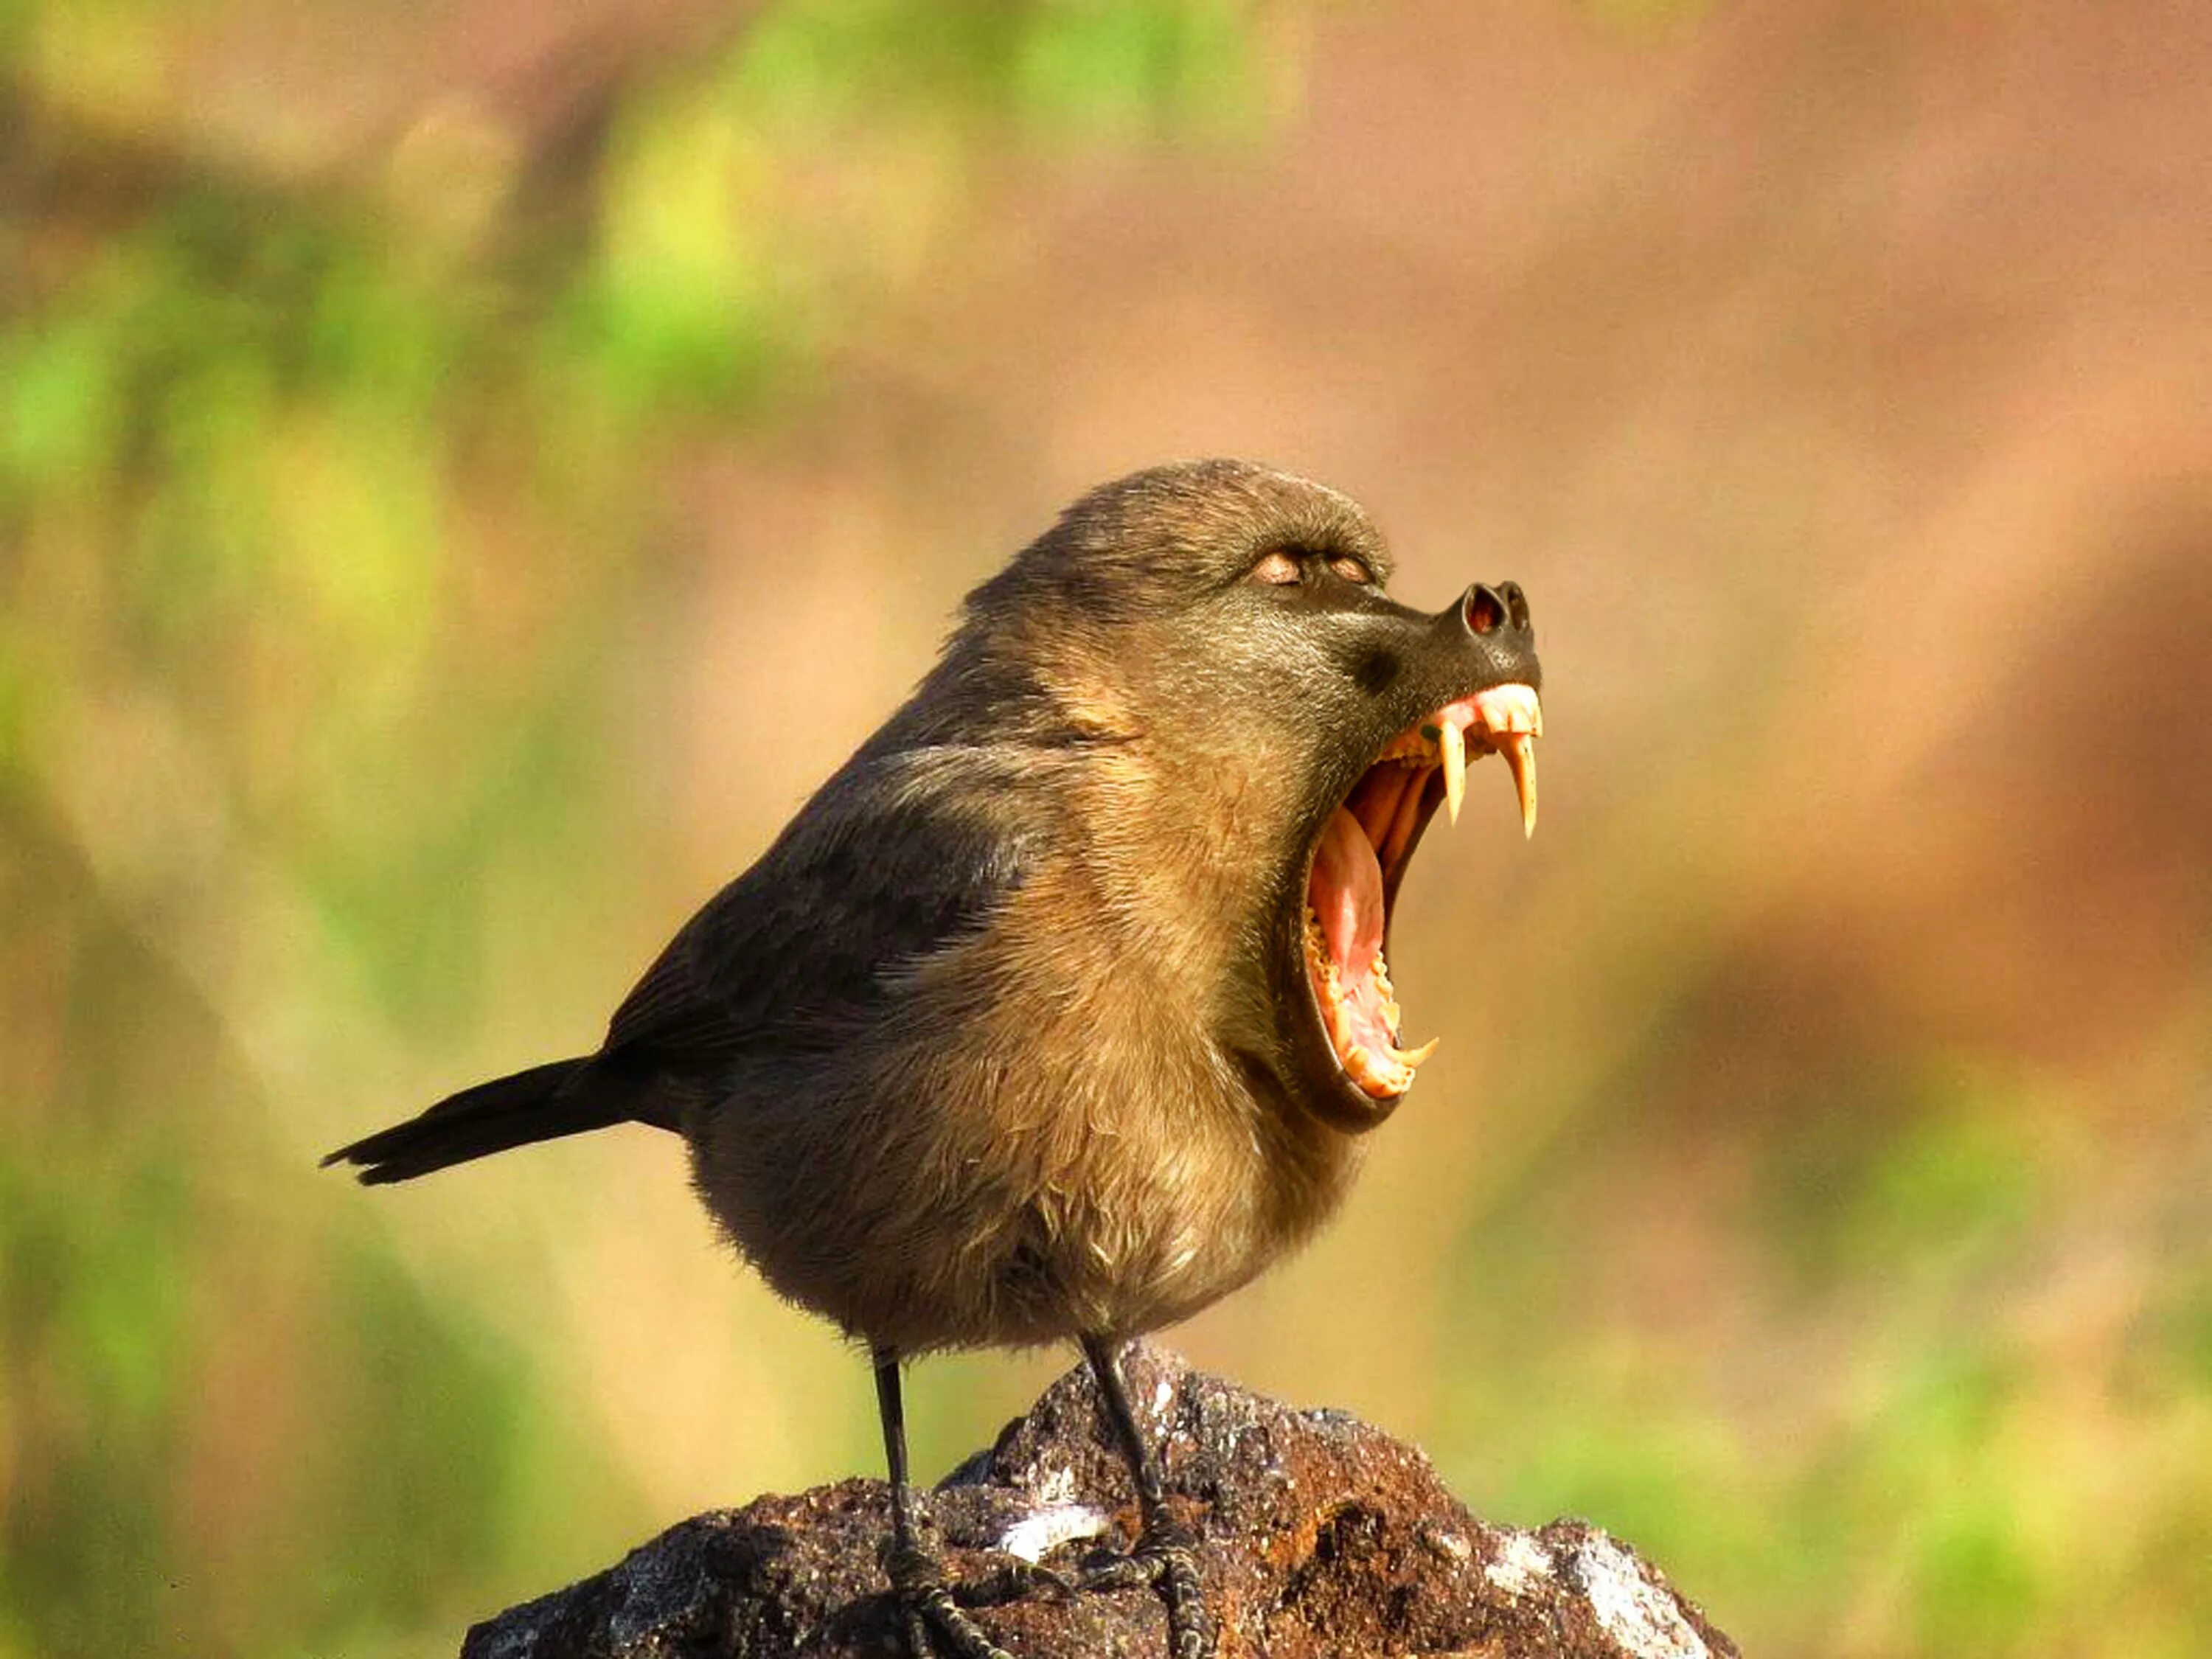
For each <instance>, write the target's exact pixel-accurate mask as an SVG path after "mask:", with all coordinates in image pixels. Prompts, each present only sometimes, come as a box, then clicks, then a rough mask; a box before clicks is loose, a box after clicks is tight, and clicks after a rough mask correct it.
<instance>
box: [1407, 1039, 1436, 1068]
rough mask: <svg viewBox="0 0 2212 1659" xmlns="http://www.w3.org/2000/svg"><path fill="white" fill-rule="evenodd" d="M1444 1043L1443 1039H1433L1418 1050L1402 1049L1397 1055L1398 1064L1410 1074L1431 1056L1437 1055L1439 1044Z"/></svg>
mask: <svg viewBox="0 0 2212 1659" xmlns="http://www.w3.org/2000/svg"><path fill="white" fill-rule="evenodd" d="M1439 1042H1443V1038H1442V1037H1431V1038H1430V1039H1429V1040H1428V1041H1427V1042H1424V1043H1423V1044H1422V1045H1421V1046H1420V1047H1419V1048H1413V1049H1405V1048H1401V1049H1399V1050H1398V1054H1397V1059H1398V1063H1399V1064H1400V1065H1401V1066H1404V1067H1405V1068H1406V1069H1407V1071H1409V1072H1410V1071H1412V1070H1413V1068H1414V1067H1415V1066H1419V1064H1420V1063H1421V1062H1422V1061H1423V1060H1426V1059H1427V1058H1428V1057H1429V1056H1430V1055H1431V1054H1434V1053H1436V1051H1437V1044H1438V1043H1439Z"/></svg>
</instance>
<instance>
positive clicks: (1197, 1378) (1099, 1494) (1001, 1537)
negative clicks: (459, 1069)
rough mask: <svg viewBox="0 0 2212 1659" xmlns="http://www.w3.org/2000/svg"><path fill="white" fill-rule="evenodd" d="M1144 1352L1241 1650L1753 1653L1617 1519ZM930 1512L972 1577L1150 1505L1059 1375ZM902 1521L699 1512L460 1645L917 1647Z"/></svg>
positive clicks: (1115, 1644) (792, 1511)
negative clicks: (901, 1602)
mask: <svg viewBox="0 0 2212 1659" xmlns="http://www.w3.org/2000/svg"><path fill="white" fill-rule="evenodd" d="M1125 1364H1126V1366H1127V1376H1128V1379H1129V1386H1130V1393H1131V1397H1132V1399H1133V1401H1135V1403H1136V1407H1137V1409H1138V1411H1139V1414H1140V1415H1141V1416H1143V1417H1144V1418H1145V1419H1146V1430H1147V1431H1148V1433H1149V1434H1150V1435H1151V1436H1152V1441H1153V1443H1154V1445H1156V1446H1157V1447H1158V1448H1159V1449H1160V1452H1161V1455H1162V1458H1163V1462H1164V1470H1165V1474H1166V1480H1167V1486H1168V1490H1169V1492H1170V1502H1171V1504H1173V1506H1174V1507H1175V1509H1176V1512H1177V1514H1178V1515H1179V1516H1181V1518H1182V1520H1183V1521H1184V1522H1186V1523H1187V1524H1188V1525H1190V1526H1191V1527H1192V1528H1194V1530H1196V1532H1197V1533H1198V1534H1199V1536H1200V1549H1199V1552H1198V1565H1199V1570H1200V1574H1201V1575H1202V1576H1203V1577H1204V1580H1205V1583H1206V1603H1207V1606H1208V1607H1210V1608H1211V1609H1212V1612H1213V1614H1214V1617H1215V1619H1216V1620H1217V1621H1218V1624H1219V1626H1220V1642H1221V1655H1222V1659H1234V1656H1238V1655H1248V1654H1264V1655H1268V1656H1272V1659H1308V1656H1314V1659H1320V1656H1324V1655H1326V1656H1330V1659H1342V1656H1347V1655H1367V1654H1407V1655H1430V1656H1437V1659H1442V1656H1446V1655H1451V1656H1460V1659H1475V1656H1480V1659H1624V1656H1628V1659H1707V1656H1712V1659H1736V1648H1735V1644H1734V1643H1733V1642H1731V1641H1729V1638H1727V1637H1725V1636H1723V1635H1722V1634H1721V1633H1720V1632H1718V1631H1717V1630H1715V1629H1714V1628H1713V1627H1712V1626H1711V1625H1710V1624H1708V1623H1707V1622H1706V1620H1705V1614H1704V1613H1703V1612H1701V1611H1700V1610H1699V1608H1698V1607H1696V1606H1694V1605H1693V1604H1692V1603H1691V1602H1689V1601H1685V1600H1683V1599H1682V1597H1681V1596H1680V1595H1678V1594H1676V1592H1675V1590H1674V1587H1673V1586H1672V1585H1670V1584H1669V1583H1668V1582H1667V1580H1666V1577H1665V1576H1664V1575H1662V1573H1661V1572H1659V1571H1658V1570H1657V1569H1656V1568H1654V1567H1652V1566H1651V1565H1649V1564H1648V1563H1647V1562H1645V1561H1644V1560H1643V1559H1641V1558H1640V1557H1638V1555H1637V1554H1636V1553H1635V1552H1634V1551H1633V1550H1632V1549H1630V1548H1629V1547H1627V1546H1626V1545H1625V1544H1621V1543H1620V1542H1618V1541H1615V1540H1613V1539H1612V1538H1610V1537H1608V1536H1607V1535H1606V1534H1604V1533H1602V1532H1601V1531H1599V1530H1598V1529H1597V1528H1595V1527H1591V1526H1588V1525H1586V1524H1584V1523H1583V1522H1579V1521H1555V1522H1553V1523H1552V1524H1551V1525H1550V1526H1547V1527H1545V1528H1541V1529H1539V1530H1537V1531H1534V1532H1523V1531H1519V1530H1517V1529H1516V1528H1510V1527H1493V1526H1490V1525H1488V1524H1486V1522H1481V1521H1478V1520H1476V1519H1475V1518H1474V1516H1472V1515H1470V1514H1468V1511H1467V1510H1466V1508H1465V1507H1464V1506H1463V1505H1462V1504H1460V1502H1459V1501H1458V1500H1457V1499H1456V1498H1454V1497H1453V1496H1452V1495H1451V1494H1450V1493H1449V1492H1447V1491H1445V1490H1444V1487H1443V1484H1442V1483H1441V1482H1440V1481H1439V1480H1437V1474H1436V1471H1435V1470H1434V1469H1433V1468H1431V1467H1430V1465H1429V1461H1428V1459H1427V1458H1426V1457H1425V1456H1423V1455H1421V1454H1420V1453H1419V1452H1418V1451H1416V1450H1414V1449H1413V1448H1412V1447H1410V1446H1405V1445H1401V1444H1400V1443H1398V1442H1396V1441H1395V1440H1392V1439H1390V1438H1389V1437H1386V1436H1384V1435H1383V1434H1380V1433H1378V1432H1376V1431H1375V1430H1373V1429H1371V1428H1369V1427H1368V1426H1367V1425H1365V1424H1364V1423H1361V1422H1360V1421H1358V1419H1355V1418H1353V1417H1351V1416H1349V1415H1348V1414H1346V1413H1342V1412H1334V1411H1292V1410H1291V1409H1289V1408H1288V1407H1284V1406H1279V1405H1278V1404H1276V1403H1275V1402H1274V1401H1271V1400H1265V1399H1262V1398H1261V1397H1260V1396H1258V1395H1252V1394H1248V1393H1246V1392H1245V1391H1244V1390H1243V1389H1238V1388H1235V1387H1232V1386H1231V1384H1229V1383H1224V1382H1221V1381H1220V1380H1219V1379H1218V1378H1215V1377H1212V1376H1206V1375H1204V1374H1202V1373H1200V1372H1198V1371H1194V1370H1190V1369H1189V1368H1188V1366H1187V1365H1185V1364H1183V1362H1182V1360H1180V1359H1178V1358H1176V1357H1175V1356H1173V1355H1172V1354H1169V1353H1166V1352H1163V1351H1161V1350H1159V1349H1157V1348H1151V1347H1145V1346H1139V1347H1138V1348H1136V1349H1134V1350H1133V1351H1132V1352H1130V1354H1129V1355H1128V1357H1127V1359H1126V1361H1125ZM927 1515H928V1517H929V1521H930V1523H931V1527H932V1528H933V1532H934V1534H935V1539H934V1541H935V1544H936V1545H937V1547H939V1549H940V1550H941V1551H942V1553H943V1557H944V1559H945V1565H946V1570H947V1572H948V1574H949V1576H950V1577H951V1579H952V1581H953V1582H954V1583H956V1584H969V1583H973V1584H982V1583H987V1582H988V1581H989V1580H991V1579H992V1578H993V1577H994V1575H995V1576H997V1577H1000V1578H1001V1579H1003V1578H1004V1577H1005V1576H1006V1568H1007V1567H1008V1565H1010V1562H1011V1561H1012V1560H1013V1559H1020V1560H1025V1561H1031V1562H1040V1563H1042V1565H1046V1566H1048V1567H1053V1566H1062V1567H1065V1566H1072V1565H1074V1564H1075V1563H1077V1562H1079V1561H1080V1560H1082V1559H1084V1557H1085V1555H1086V1554H1088V1553H1092V1552H1096V1551H1098V1550H1100V1549H1109V1550H1119V1549H1121V1548H1122V1547H1125V1546H1126V1544H1127V1541H1128V1540H1129V1538H1130V1537H1131V1536H1132V1535H1133V1533H1134V1530H1135V1525H1136V1501H1135V1496H1134V1493H1133V1491H1132V1489H1131V1486H1130V1483H1129V1477H1128V1474H1127V1469H1126V1468H1125V1467H1124V1466H1123V1464H1122V1462H1121V1459H1120V1458H1119V1457H1118V1456H1117V1455H1115V1452H1114V1450H1113V1445H1112V1441H1111V1439H1110V1438H1109V1434H1108V1431H1107V1429H1106V1425H1105V1420H1104V1418H1103V1413H1102V1412H1101V1410H1100V1407H1099V1401H1098V1396H1097V1393H1096V1391H1095V1390H1094V1389H1093V1388H1092V1386H1091V1379H1090V1376H1089V1374H1088V1372H1087V1371H1085V1370H1084V1369H1083V1368H1081V1367H1078V1368H1077V1369H1076V1370H1073V1371H1071V1372H1069V1373H1068V1374H1067V1375H1066V1376H1063V1377H1061V1378H1060V1380H1059V1381H1058V1382H1056V1383H1054V1384H1053V1385H1052V1387H1051V1388H1050V1389H1047V1390H1046V1391H1045V1393H1044V1395H1043V1396H1042V1398H1041V1399H1040V1400H1038V1401H1037V1403H1036V1406H1035V1407H1032V1408H1031V1409H1030V1413H1029V1415H1028V1416H1026V1417H1024V1418H1022V1419H1019V1420H1018V1421H1016V1422H1014V1423H1012V1424H1010V1425H1007V1427H1006V1431H1005V1432H1004V1433H1002V1434H1001V1435H1000V1437H999V1442H998V1444H997V1445H995V1446H994V1447H993V1448H992V1449H991V1450H990V1451H988V1452H987V1453H978V1454H977V1455H975V1457H973V1458H971V1459H970V1460H969V1462H967V1463H966V1464H964V1465H963V1466H962V1467H961V1468H959V1469H957V1470H956V1471H955V1472H954V1473H953V1474H951V1476H950V1477H949V1478H948V1479H947V1480H945V1483H944V1484H943V1485H942V1486H939V1487H937V1488H936V1489H935V1490H934V1491H933V1492H931V1493H930V1494H929V1496H928V1498H927ZM889 1531H890V1504H889V1500H888V1496H887V1493H886V1492H885V1489H884V1484H883V1483H882V1482H881V1481H878V1480H842V1481H839V1482H838V1483H837V1484H836V1485H835V1486H819V1487H817V1488H816V1489H815V1490H814V1491H812V1492H803V1493H800V1494H799V1496H797V1497H795V1498H759V1499H757V1500H756V1501H755V1502H753V1503H750V1504H747V1505H746V1506H745V1507H744V1508H743V1509H741V1510H718V1511H716V1512H714V1513H713V1514H708V1515H702V1516H696V1518H694V1519H692V1520H690V1521H687V1522H684V1523H683V1524H682V1525H680V1526H678V1527H675V1528H671V1529H670V1530H669V1531H667V1532H665V1533H663V1534H661V1535H660V1536H659V1537H658V1538H656V1539H654V1540H653V1541H652V1542H651V1543H649V1544H647V1545H645V1546H644V1547H641V1548H640V1549H638V1550H635V1551H634V1552H633V1553H631V1554H630V1556H629V1559H626V1560H624V1561H623V1562H622V1563H621V1564H620V1565H617V1566H615V1567H612V1568H611V1569H609V1570H608V1571H605V1572H603V1573H600V1574H599V1575H598V1576H597V1577H592V1578H587V1579H586V1580H585V1581H584V1582H583V1583H580V1584H574V1585H572V1586H570V1587H569V1588H568V1589H565V1590H560V1591H557V1592H556V1593H555V1594H553V1595H547V1596H543V1597H540V1598H539V1599H538V1600H537V1601H531V1602H527V1603H525V1604H524V1605H523V1606H521V1607H514V1608H512V1609H510V1610H509V1611H508V1612H506V1613H501V1614H500V1615H499V1617H497V1618H495V1619H493V1620H489V1621H488V1622H486V1623H484V1624H482V1625H479V1626H477V1627H476V1628H475V1629H474V1630H471V1632H469V1635H468V1640H467V1641H466V1643H465V1644H464V1645H463V1647H462V1650H461V1651H462V1655H463V1659H679V1656H680V1659H709V1656H712V1659H769V1656H776V1659H782V1656H787V1655H803V1656H810V1659H844V1656H848V1655H850V1656H860V1655H864V1654H865V1655H869V1656H884V1655H890V1654H895V1653H897V1652H898V1651H899V1646H898V1642H899V1638H898V1634H897V1631H898V1626H897V1620H896V1614H895V1612H894V1609H893V1607H892V1605H891V1602H890V1593H889V1590H888V1589H887V1587H886V1584H885V1582H884V1575H883V1570H882V1567H881V1566H880V1565H879V1561H880V1551H881V1547H882V1544H883V1541H884V1538H885V1537H886V1536H887V1534H888V1533H889ZM963 1599H964V1598H963ZM975 1617H976V1619H977V1621H978V1622H979V1623H980V1624H981V1625H982V1626H983V1627H984V1628H985V1629H986V1630H987V1632H989V1634H990V1635H991V1636H992V1638H994V1640H996V1641H997V1642H999V1643H1000V1644H1001V1645H1003V1646H1005V1647H1006V1648H1008V1649H1009V1650H1012V1652H1013V1653H1015V1654H1017V1655H1018V1656H1020V1659H1078V1656H1081V1659H1108V1656H1130V1659H1135V1656H1144V1659H1158V1656H1159V1655H1161V1654H1162V1653H1164V1650H1165V1642H1166V1629H1167V1621H1166V1617H1165V1615H1164V1613H1163V1611H1162V1607H1161V1603H1160V1601H1158V1597H1157V1596H1155V1595H1153V1594H1152V1592H1151V1591H1150V1590H1146V1589H1133V1590H1120V1591H1113V1592H1089V1593H1085V1594H1082V1595H1070V1594H1056V1593H1054V1591H1052V1590H1050V1589H1036V1590H1033V1591H1032V1592H1031V1593H1030V1595H1026V1596H1024V1597H1022V1598H1020V1599H1018V1600H1012V1601H1004V1602H1002V1603H1000V1604H998V1605H992V1606H984V1607H978V1608H977V1609H976V1610H975Z"/></svg>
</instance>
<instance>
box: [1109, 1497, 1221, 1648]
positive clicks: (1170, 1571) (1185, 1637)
mask: <svg viewBox="0 0 2212 1659" xmlns="http://www.w3.org/2000/svg"><path fill="white" fill-rule="evenodd" d="M1197 1547H1198V1541H1197V1540H1196V1539H1195V1538H1194V1536H1192V1535H1191V1534H1189V1533H1188V1532H1187V1531H1185V1530H1184V1529H1183V1528H1182V1527H1180V1526H1177V1525H1176V1524H1175V1523H1173V1522H1165V1521H1163V1522H1157V1523H1155V1524H1154V1525H1153V1526H1152V1528H1150V1529H1148V1530H1147V1531H1146V1534H1144V1536H1142V1537H1141V1538H1139V1540H1138V1541H1137V1547H1135V1548H1134V1549H1133V1550H1132V1551H1130V1552H1129V1553H1127V1555H1116V1556H1112V1557H1109V1558H1108V1559H1104V1560H1103V1561H1096V1562H1093V1563H1091V1565H1087V1566H1086V1567H1085V1570H1084V1572H1083V1576H1082V1577H1081V1578H1080V1579H1079V1580H1078V1581H1077V1582H1078V1584H1079V1587H1080V1588H1081V1589H1086V1590H1121V1589H1139V1588H1148V1589H1152V1590H1154V1591H1156V1592H1157V1593H1158V1595H1159V1598H1160V1600H1161V1601H1163V1602H1164V1603H1165V1604H1166V1606H1167V1615H1168V1653H1169V1659H1213V1651H1214V1642H1215V1637H1214V1630H1213V1620H1212V1616H1211V1615H1210V1614H1209V1613H1207V1612H1206V1593H1205V1590H1204V1588H1203V1587H1202V1586H1201V1585H1200V1582H1199V1577H1198V1561H1197Z"/></svg>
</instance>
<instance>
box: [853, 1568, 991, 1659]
mask: <svg viewBox="0 0 2212 1659" xmlns="http://www.w3.org/2000/svg"><path fill="white" fill-rule="evenodd" d="M884 1571H885V1572H887V1573H888V1574H889V1575H890V1581H891V1591H892V1594H893V1595H896V1596H897V1598H898V1602H899V1611H900V1617H901V1622H902V1626H903V1634H904V1635H905V1638H906V1649H907V1656H908V1659H943V1656H947V1655H949V1656H950V1659H1013V1656H1012V1654H1010V1653H1008V1652H1007V1651H1006V1650H1005V1649H1004V1648H1002V1647H1000V1645H999V1644H997V1643H995V1642H994V1641H993V1640H992V1639H991V1638H989V1637H987V1636H986V1635H985V1634H983V1632H982V1628H981V1626H978V1625H977V1624H976V1622H975V1620H973V1619H970V1618H969V1616H968V1613H967V1610H966V1609H965V1608H964V1607H962V1606H961V1605H960V1601H958V1600H956V1599H955V1597H954V1595H953V1592H952V1591H951V1589H947V1588H946V1587H945V1573H944V1571H943V1569H942V1568H940V1567H939V1565H938V1564H937V1562H936V1561H935V1560H934V1559H932V1558H931V1557H930V1556H929V1555H927V1553H924V1552H923V1551H921V1550H920V1549H917V1548H915V1547H912V1546H908V1547H903V1548H902V1547H897V1546H894V1547H891V1548H890V1550H889V1551H888V1552H886V1553H885V1555H884ZM993 1577H994V1579H995V1578H997V1577H1000V1575H997V1574H994V1575H993ZM1003 1599H1006V1600H1012V1599H1014V1598H1013V1597H1012V1595H1008V1596H1006V1597H1005V1598H1003ZM979 1605H981V1604H979Z"/></svg>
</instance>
